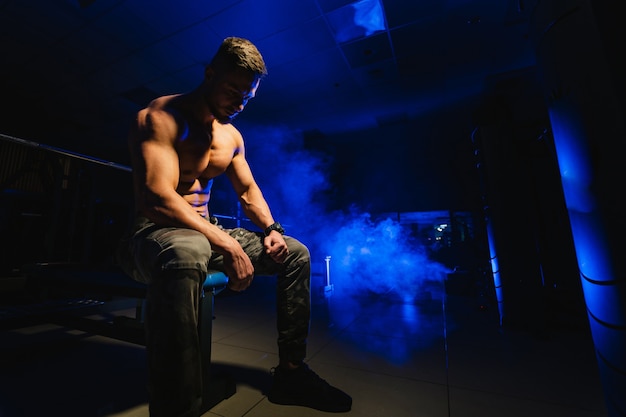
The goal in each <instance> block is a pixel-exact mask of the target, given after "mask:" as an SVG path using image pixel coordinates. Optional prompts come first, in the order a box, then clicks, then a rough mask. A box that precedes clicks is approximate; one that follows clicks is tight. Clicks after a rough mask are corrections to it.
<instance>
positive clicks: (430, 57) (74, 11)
mask: <svg viewBox="0 0 626 417" xmlns="http://www.w3.org/2000/svg"><path fill="white" fill-rule="evenodd" d="M531 9H532V8H531V7H530V6H529V4H528V2H526V1H524V0H419V1H417V0H410V1H409V0H362V1H357V2H351V1H349V0H298V1H293V0H221V1H208V0H202V1H201V0H182V1H166V0H31V1H23V0H0V45H1V47H2V57H3V61H2V64H1V66H0V79H1V80H2V96H3V100H4V106H3V111H2V118H1V120H0V133H4V134H7V135H14V136H16V137H20V138H24V139H28V140H32V141H37V142H42V143H50V144H62V145H65V146H70V147H80V148H82V149H99V148H104V149H106V148H119V147H120V146H123V143H124V140H125V132H126V127H127V125H128V122H129V120H130V119H131V118H132V117H133V114H134V112H135V111H136V110H137V109H139V108H140V107H141V106H144V105H145V104H146V103H147V102H148V101H149V100H151V99H152V98H154V97H155V96H158V95H161V94H167V93H176V92H184V91H188V90H190V89H193V88H194V87H195V86H197V85H198V83H199V82H200V81H201V77H202V76H203V68H204V65H205V64H206V63H207V61H208V60H209V59H210V57H211V56H212V54H213V52H214V51H215V50H216V49H217V47H218V45H219V44H220V42H221V40H222V39H223V38H225V37H227V36H241V37H246V38H249V39H250V40H252V41H253V42H255V43H256V44H257V46H258V47H259V49H260V50H261V52H262V53H263V55H264V57H265V60H266V63H267V66H268V70H269V76H268V77H267V78H266V79H265V80H264V82H263V84H262V86H261V88H260V89H259V93H258V95H257V98H255V99H254V100H253V101H252V102H251V103H250V104H249V106H248V107H247V109H246V111H245V112H244V113H243V114H242V115H241V116H239V117H240V121H238V122H241V123H252V124H265V125H267V124H271V125H280V126H285V127H286V128H288V129H292V130H295V131H301V132H307V131H314V132H321V133H322V134H327V133H337V132H342V131H347V130H356V129H363V128H368V127H371V126H376V125H377V124H379V123H380V122H381V121H384V120H390V119H391V120H393V119H396V118H407V117H414V116H416V115H419V114H421V113H424V112H428V111H432V109H433V108H437V107H442V106H447V105H450V104H454V102H456V101H459V100H463V99H464V98H466V97H468V96H474V95H477V94H480V92H481V90H482V89H483V88H484V81H485V78H486V77H487V76H489V75H493V74H501V73H507V72H510V71H515V70H518V69H520V68H526V67H529V66H532V65H533V63H534V54H533V50H532V47H531V45H530V44H529V40H528V36H527V31H528V20H529V17H530V14H531V13H532V10H531ZM78 144H80V146H78Z"/></svg>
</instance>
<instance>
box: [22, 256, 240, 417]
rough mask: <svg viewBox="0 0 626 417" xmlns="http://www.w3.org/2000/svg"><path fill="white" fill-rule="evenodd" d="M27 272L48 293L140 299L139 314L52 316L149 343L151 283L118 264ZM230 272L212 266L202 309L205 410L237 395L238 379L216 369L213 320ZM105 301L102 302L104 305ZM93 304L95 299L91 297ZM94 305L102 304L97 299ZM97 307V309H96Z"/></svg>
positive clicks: (50, 317) (46, 266)
mask: <svg viewBox="0 0 626 417" xmlns="http://www.w3.org/2000/svg"><path fill="white" fill-rule="evenodd" d="M22 273H23V275H24V276H25V278H26V279H27V286H28V288H29V289H31V290H33V291H38V292H39V293H40V294H43V297H44V298H46V297H48V296H49V295H50V294H51V293H53V292H54V293H67V294H74V295H77V296H81V297H95V298H96V299H97V298H98V297H105V298H109V299H110V298H111V297H122V298H134V299H136V300H137V301H136V306H135V316H134V317H126V316H116V317H115V318H114V319H113V320H112V321H108V320H103V319H97V318H90V317H86V316H85V314H77V312H80V311H81V309H69V310H66V311H60V312H59V313H57V314H47V315H46V317H45V319H46V321H47V322H51V323H54V324H58V325H61V326H64V327H69V328H73V329H77V330H81V331H84V332H87V333H91V334H97V335H101V336H105V337H110V338H113V339H117V340H122V341H125V342H130V343H134V344H139V345H142V346H145V345H146V340H145V333H144V314H143V312H144V305H145V298H146V288H147V287H146V285H145V284H142V283H140V282H137V281H134V280H133V279H131V278H130V277H128V276H127V275H126V274H125V273H124V272H123V271H122V270H121V269H119V268H118V267H115V266H109V265H107V266H93V265H83V264H75V263H36V264H29V265H25V266H24V267H23V268H22ZM227 283H228V277H226V275H224V273H222V272H219V271H209V273H208V274H207V277H206V279H205V281H204V283H203V286H202V297H201V300H200V305H199V311H198V335H199V339H200V349H201V357H202V375H203V381H204V392H203V398H202V412H203V413H204V412H206V411H208V410H209V409H210V408H212V407H213V406H215V405H216V404H218V403H219V402H221V401H222V400H224V399H226V398H229V397H231V396H232V395H233V394H234V393H235V391H236V388H235V383H234V382H233V381H232V380H231V379H230V378H229V377H228V376H226V375H213V374H212V373H211V343H212V324H213V323H212V322H213V319H214V316H213V311H214V302H215V295H216V294H217V293H219V292H220V291H221V290H222V289H224V288H225V287H226V284H227ZM102 304H104V303H99V305H102ZM86 305H87V306H89V305H90V304H89V303H87V304H86ZM92 305H98V303H95V304H93V303H92ZM90 312H91V311H90Z"/></svg>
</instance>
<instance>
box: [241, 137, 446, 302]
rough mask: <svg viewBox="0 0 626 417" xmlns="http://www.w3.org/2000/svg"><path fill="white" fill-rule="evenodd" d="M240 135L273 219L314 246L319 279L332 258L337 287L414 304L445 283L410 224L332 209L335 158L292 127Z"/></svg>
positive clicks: (442, 269) (443, 270)
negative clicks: (331, 176)
mask: <svg viewBox="0 0 626 417" xmlns="http://www.w3.org/2000/svg"><path fill="white" fill-rule="evenodd" d="M241 130H242V133H243V134H244V137H245V139H246V149H247V150H246V156H247V158H248V161H249V163H250V166H251V168H252V170H253V173H254V175H255V178H256V180H257V182H258V183H259V185H260V187H261V189H262V190H263V192H264V195H265V198H266V199H267V201H268V203H269V204H270V207H271V208H272V213H273V214H274V217H275V218H276V219H277V220H279V221H280V222H281V223H282V224H283V225H284V226H285V228H286V229H287V233H288V234H289V235H291V236H293V237H296V238H298V239H299V240H300V241H302V242H303V243H304V244H306V245H307V246H308V247H309V250H310V251H311V256H312V262H313V270H314V272H315V271H318V275H324V276H325V275H326V265H325V258H326V257H327V256H330V257H331V262H330V277H331V283H332V285H333V286H334V288H335V289H336V290H338V291H341V292H342V293H343V294H349V295H352V296H364V295H374V294H387V295H389V296H392V297H394V298H397V299H399V300H400V301H401V302H405V303H411V302H413V301H414V300H415V299H417V298H419V297H420V296H421V295H420V294H421V293H422V292H423V290H424V288H425V287H428V286H429V284H431V283H433V282H437V283H439V284H441V283H442V282H443V279H444V277H445V274H446V273H447V272H449V271H447V270H446V268H445V267H444V266H443V265H441V264H439V263H437V262H434V261H432V260H430V259H429V258H428V255H427V250H426V248H424V247H423V246H422V245H420V244H419V243H418V241H417V239H415V237H414V236H412V235H411V231H410V230H409V228H408V227H407V226H406V225H402V224H400V223H399V222H397V221H395V220H393V219H390V218H376V217H374V216H372V215H371V214H370V213H367V212H364V211H362V210H360V209H359V208H358V207H349V208H346V209H345V210H343V211H337V210H335V211H330V210H329V209H328V206H330V204H329V203H330V201H329V198H330V197H331V196H332V192H333V185H332V184H331V182H330V180H329V173H330V171H331V168H332V164H333V163H334V162H335V161H333V160H332V158H331V157H330V156H329V155H327V154H321V153H316V152H312V151H310V150H307V149H305V148H304V145H303V138H302V136H301V135H299V134H297V133H293V132H290V131H288V130H286V129H281V128H275V127H261V128H259V126H255V127H254V129H251V130H250V132H247V131H245V129H243V128H241ZM322 283H323V282H322ZM440 286H441V285H440Z"/></svg>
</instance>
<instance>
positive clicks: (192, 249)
mask: <svg viewBox="0 0 626 417" xmlns="http://www.w3.org/2000/svg"><path fill="white" fill-rule="evenodd" d="M122 243H123V245H125V248H121V250H120V251H119V252H118V260H119V262H120V265H121V266H122V267H123V268H124V269H125V270H126V272H127V273H128V274H129V275H130V276H131V277H133V278H134V279H136V280H138V281H141V282H144V283H146V284H147V286H148V291H147V297H146V319H145V321H146V322H145V327H146V341H147V343H146V345H147V346H146V348H147V349H146V350H147V356H148V376H149V378H148V387H149V397H150V398H149V400H150V401H149V402H150V405H149V407H150V415H151V417H161V416H167V417H197V416H199V414H200V407H201V404H202V386H203V381H202V364H201V353H200V341H199V335H198V308H199V302H200V296H201V283H202V282H204V277H206V273H207V267H208V263H209V259H210V257H211V253H212V252H211V246H210V244H209V242H208V241H207V239H206V237H205V236H204V235H202V234H201V233H199V232H196V231H193V230H190V229H177V228H165V227H160V226H157V225H155V224H154V223H151V222H149V221H147V220H146V219H138V222H137V226H136V227H135V230H134V233H133V234H131V236H130V238H129V239H127V240H126V241H125V242H122Z"/></svg>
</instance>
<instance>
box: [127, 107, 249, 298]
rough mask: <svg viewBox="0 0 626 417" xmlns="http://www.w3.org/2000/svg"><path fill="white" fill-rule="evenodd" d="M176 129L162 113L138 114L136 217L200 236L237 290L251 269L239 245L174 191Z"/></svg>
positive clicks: (177, 172)
mask: <svg viewBox="0 0 626 417" xmlns="http://www.w3.org/2000/svg"><path fill="white" fill-rule="evenodd" d="M177 134H178V132H177V126H176V123H175V122H174V120H173V119H172V118H171V116H170V115H169V114H167V113H165V112H153V113H148V112H147V111H146V110H144V111H142V112H140V113H139V117H138V120H137V125H136V126H135V127H134V128H133V130H132V132H131V136H130V139H129V140H130V148H131V157H132V159H133V175H134V177H135V194H136V204H137V210H138V212H139V214H141V215H142V216H145V217H147V218H148V219H150V220H152V221H153V222H155V223H157V224H162V225H167V226H174V227H184V228H188V229H193V230H197V231H199V232H200V233H202V234H204V235H205V236H206V238H207V239H208V240H209V242H210V243H211V247H212V248H213V250H215V251H216V252H218V253H220V254H222V255H224V261H225V262H224V265H225V268H226V274H227V275H228V276H229V278H230V279H231V282H232V283H233V285H232V288H233V289H236V290H239V289H244V288H246V287H247V286H248V285H249V282H250V280H251V279H252V276H253V273H254V269H253V267H252V264H251V262H250V258H248V256H247V255H246V254H245V252H244V251H243V249H242V248H241V245H240V244H239V243H238V242H237V241H236V240H235V239H234V238H232V237H231V236H230V235H229V234H227V233H224V231H222V230H221V229H219V228H218V227H217V226H215V225H213V224H211V223H210V222H208V221H206V220H205V219H204V218H203V217H202V216H200V215H199V214H198V212H197V211H196V210H194V209H193V208H192V207H191V205H189V203H188V202H187V201H186V200H185V199H184V198H183V197H182V196H181V195H180V194H178V192H177V191H176V189H177V186H178V182H179V179H180V168H179V162H178V154H177V152H176V149H175V147H174V144H175V141H176V137H177Z"/></svg>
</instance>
